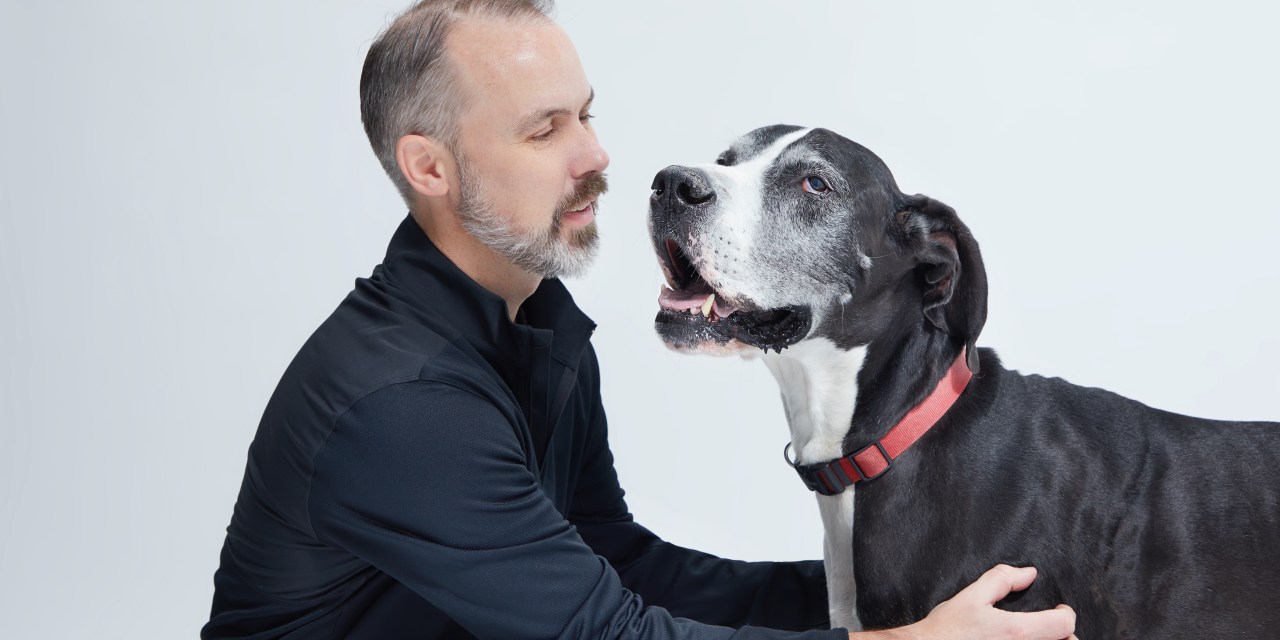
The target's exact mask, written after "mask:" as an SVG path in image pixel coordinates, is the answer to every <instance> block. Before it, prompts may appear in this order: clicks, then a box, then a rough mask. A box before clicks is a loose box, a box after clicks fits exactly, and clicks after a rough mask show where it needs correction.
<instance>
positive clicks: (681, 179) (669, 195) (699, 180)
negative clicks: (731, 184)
mask: <svg viewBox="0 0 1280 640" xmlns="http://www.w3.org/2000/svg"><path fill="white" fill-rule="evenodd" d="M649 188H650V189H653V196H652V198H653V200H654V201H655V202H660V203H662V204H665V205H667V206H668V207H672V208H679V209H684V208H689V207H696V206H699V205H704V204H707V203H708V202H711V201H712V200H715V198H716V192H715V190H714V189H712V188H711V184H710V183H709V182H708V180H707V178H706V176H704V175H703V174H702V172H700V171H697V170H695V169H690V168H689V167H682V166H679V165H671V166H669V167H667V168H666V169H663V170H662V171H659V172H658V175H656V176H654V177H653V184H652V185H650V186H649Z"/></svg>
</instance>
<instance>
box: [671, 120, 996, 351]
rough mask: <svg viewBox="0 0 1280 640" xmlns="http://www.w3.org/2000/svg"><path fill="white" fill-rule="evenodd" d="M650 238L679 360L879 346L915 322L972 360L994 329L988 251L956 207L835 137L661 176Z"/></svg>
mask: <svg viewBox="0 0 1280 640" xmlns="http://www.w3.org/2000/svg"><path fill="white" fill-rule="evenodd" d="M649 230H650V234H651V236H652V239H653V244H654V249H655V250H656V251H657V254H658V260H659V262H660V263H661V265H662V270H663V273H664V275H665V276H666V280H667V283H668V285H669V287H664V289H663V291H662V293H661V295H660V297H659V304H660V306H661V311H660V312H659V313H658V317H657V320H656V323H657V329H658V333H659V335H661V336H662V339H663V340H664V341H665V342H666V343H667V345H668V346H670V347H671V348H673V349H677V350H680V351H689V352H699V353H712V354H724V355H727V354H735V353H737V354H743V355H746V354H750V353H756V351H755V350H756V349H763V350H764V351H766V352H767V351H769V350H771V349H772V350H777V351H781V350H782V349H784V348H786V347H788V346H791V345H793V344H795V343H797V342H799V341H801V340H805V339H809V338H815V337H825V338H828V339H830V340H831V341H832V342H834V343H835V344H837V345H840V346H841V347H843V348H851V347H853V346H860V345H865V344H869V343H870V342H871V341H872V340H874V339H875V338H876V337H878V336H880V335H882V334H883V332H885V331H887V330H890V329H892V328H893V327H895V326H898V325H900V324H901V323H904V322H911V323H919V324H921V325H922V326H924V327H925V330H928V331H934V330H936V331H942V332H944V333H945V334H947V335H949V336H951V338H952V339H953V340H954V341H956V342H957V343H963V344H965V345H967V346H969V347H970V352H971V353H973V352H974V350H973V349H972V346H973V342H974V341H975V340H976V339H977V337H978V333H979V332H980V331H981V330H982V325H983V323H984V322H985V320H986V308H987V284H986V274H985V272H984V271H983V267H982V258H981V256H980V254H979V252H978V245H977V242H975V241H974V239H973V236H972V235H971V234H970V233H969V229H968V228H967V227H965V225H964V224H963V223H962V222H960V219H959V218H958V217H957V216H956V214H955V211H953V210H952V209H951V208H950V207H948V206H946V205H944V204H942V203H940V202H937V201H935V200H932V199H930V198H927V197H925V196H920V195H914V196H908V195H904V194H903V193H902V192H901V191H899V190H898V186H897V184H896V183H895V182H894V179H893V175H892V174H891V173H890V172H889V169H888V167H886V166H885V164H884V162H882V161H881V160H880V158H878V157H876V155H875V154H873V153H871V151H869V150H867V149H866V148H865V147H862V146H861V145H859V144H857V143H855V142H853V141H851V140H848V139H845V138H843V137H841V136H839V135H837V134H835V133H832V132H831V131H827V130H825V129H803V128H800V127H794V126H783V125H775V126H770V127H763V128H760V129H756V130H755V131H752V132H751V133H748V134H746V135H744V136H742V137H741V138H739V139H738V140H737V141H735V142H734V143H733V144H732V145H731V146H730V147H729V149H727V150H726V151H725V152H724V153H722V154H720V157H719V158H717V159H716V162H715V163H714V164H707V165H695V166H690V167H685V166H670V167H667V168H666V169H663V170H662V171H660V172H658V175H657V176H656V177H655V178H654V181H653V195H652V196H651V197H650V200H649Z"/></svg>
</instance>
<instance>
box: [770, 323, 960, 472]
mask: <svg viewBox="0 0 1280 640" xmlns="http://www.w3.org/2000/svg"><path fill="white" fill-rule="evenodd" d="M958 353H959V347H957V346H956V345H955V344H954V343H953V341H952V340H951V339H950V337H949V336H947V335H946V334H943V333H941V332H938V331H933V330H930V329H928V328H925V327H914V328H911V329H908V330H906V331H899V332H896V333H895V334H892V335H887V336H882V337H881V338H879V339H877V340H875V341H873V342H872V343H871V344H869V345H867V346H864V347H853V348H850V349H842V348H840V347H838V346H837V345H836V343H834V342H832V341H831V340H829V339H827V338H811V339H808V340H804V341H802V342H800V343H798V344H796V345H794V346H792V347H790V348H788V349H786V350H784V351H783V352H782V353H780V354H771V355H766V356H765V357H764V359H763V360H764V363H765V365H766V366H767V367H768V368H769V371H770V373H772V374H773V377H774V379H775V380H776V381H777V382H778V387H779V388H780V389H781V392H782V403H783V407H784V409H785V411H786V414H787V424H788V426H789V427H790V430H791V446H792V450H793V453H794V455H795V459H796V461H797V462H799V463H801V464H816V463H820V462H826V461H829V460H832V459H834V458H838V457H840V456H842V455H845V454H846V453H849V452H851V451H853V450H855V449H857V448H861V447H865V446H867V445H868V444H870V443H871V442H872V441H874V440H876V439H879V438H882V437H884V435H885V434H886V433H887V432H888V431H889V429H891V428H892V427H893V426H894V425H895V424H896V423H897V422H898V421H899V420H901V419H902V417H903V416H904V415H906V413H907V412H908V411H910V410H911V408H912V407H914V406H916V405H917V404H919V403H920V402H921V401H923V400H924V398H925V397H926V396H928V395H929V393H930V392H931V391H932V390H933V389H934V387H935V386H936V385H937V384H938V381H939V380H941V379H942V376H943V375H945V374H946V372H947V369H948V367H949V366H950V365H951V363H952V362H953V361H954V360H955V357H956V355H957V354H958Z"/></svg>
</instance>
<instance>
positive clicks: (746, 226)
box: [689, 129, 812, 308]
mask: <svg viewBox="0 0 1280 640" xmlns="http://www.w3.org/2000/svg"><path fill="white" fill-rule="evenodd" d="M810 131H812V129H800V130H799V131H793V132H791V133H788V134H786V135H784V136H782V137H780V138H778V139H777V140H775V141H774V142H773V143H772V144H770V145H769V146H768V147H767V148H765V149H764V150H763V151H761V152H760V153H759V154H757V155H756V156H755V157H753V158H751V159H749V160H746V161H744V162H741V163H738V164H735V165H732V166H723V165H718V164H700V165H695V166H694V167H693V168H695V169H699V170H701V171H703V172H705V173H706V175H707V176H708V177H709V179H710V180H711V182H712V188H713V189H714V190H715V192H716V194H717V198H718V199H719V203H718V204H717V205H716V218H715V220H714V221H713V222H712V224H711V225H709V227H708V229H707V231H706V232H705V233H704V234H703V235H704V237H705V238H706V240H707V242H703V238H696V237H695V238H689V245H690V250H691V251H690V254H689V257H690V258H691V259H693V260H694V261H695V264H697V266H698V267H699V270H700V271H701V273H702V275H703V277H705V278H706V279H707V281H709V282H712V283H716V284H718V285H720V286H721V287H727V288H726V289H720V288H718V289H717V290H721V291H722V293H726V294H730V295H733V294H738V295H746V296H749V297H750V299H751V300H752V301H754V302H756V303H757V304H759V305H760V306H761V307H764V308H770V307H778V306H783V305H785V304H788V303H789V302H790V301H788V300H786V296H785V294H786V293H787V292H786V291H785V290H783V289H784V288H782V287H779V286H778V284H777V283H775V282H771V281H769V280H767V279H760V278H757V277H752V276H751V275H748V274H746V273H742V272H740V271H735V272H734V273H733V274H732V275H730V274H728V273H725V272H724V270H723V269H722V265H721V264H720V263H721V262H722V261H725V260H728V261H729V262H734V261H736V262H739V263H745V261H746V260H747V259H748V257H749V255H750V251H751V247H752V246H754V244H755V242H756V232H757V230H758V229H759V227H760V219H761V216H763V215H764V207H763V203H764V178H765V173H766V172H767V171H768V170H769V168H770V167H772V166H773V165H774V163H775V162H776V161H777V160H778V157H779V156H781V155H782V153H783V152H784V151H785V150H786V149H787V147H788V146H790V145H791V144H792V143H793V142H795V141H797V140H800V139H801V138H804V137H805V136H806V135H808V134H809V132H810ZM712 241H713V242H714V243H715V246H716V249H717V250H718V251H719V252H720V256H721V258H720V259H719V260H717V259H716V258H715V256H714V254H713V252H711V251H708V250H706V245H707V244H710V243H711V242H712Z"/></svg>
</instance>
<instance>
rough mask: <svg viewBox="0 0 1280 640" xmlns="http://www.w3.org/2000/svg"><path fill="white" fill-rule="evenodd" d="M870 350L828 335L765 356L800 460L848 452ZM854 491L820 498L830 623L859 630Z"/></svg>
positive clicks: (825, 458)
mask: <svg viewBox="0 0 1280 640" xmlns="http://www.w3.org/2000/svg"><path fill="white" fill-rule="evenodd" d="M866 354H867V350H866V347H856V348H854V349H850V350H847V351H846V350H843V349H840V348H839V347H837V346H836V345H835V343H834V342H832V341H830V340H828V339H826V338H812V339H809V340H803V341H801V342H799V343H797V344H795V345H793V346H791V347H790V348H788V349H786V350H785V351H783V352H782V353H780V354H766V355H765V356H764V363H765V365H766V366H767V367H769V372H770V373H772V374H773V377H774V379H775V380H777V381H778V387H779V388H780V389H781V391H782V405H783V407H784V408H785V410H786V413H787V424H788V425H789V426H790V427H791V447H792V450H793V451H794V452H795V456H796V461H798V462H800V463H801V464H814V463H818V462H826V461H828V460H833V459H835V458H838V457H840V456H841V455H842V454H843V453H844V450H843V442H844V436H845V434H846V433H848V431H849V427H850V424H851V423H852V421H853V410H854V407H855V406H856V404H857V400H858V386H857V379H858V371H859V370H860V369H861V368H862V362H863V360H864V359H865V358H866ZM853 491H854V490H853V487H849V488H848V489H845V490H844V492H843V493H840V494H837V495H834V496H822V495H819V496H817V498H818V511H819V512H820V513H821V515H822V525H823V530H824V535H823V546H822V548H823V553H822V563H823V568H824V570H825V571H826V574H827V593H828V606H829V608H830V614H831V624H832V626H833V627H844V628H846V629H849V630H851V631H856V630H859V629H861V624H860V623H859V622H858V611H857V602H858V598H857V585H856V583H855V582H854V573H853V570H854V567H853Z"/></svg>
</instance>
